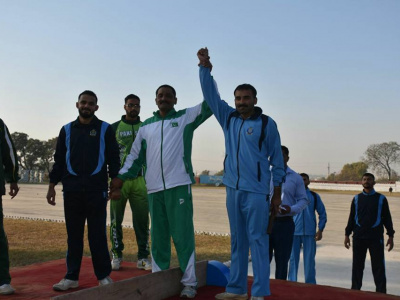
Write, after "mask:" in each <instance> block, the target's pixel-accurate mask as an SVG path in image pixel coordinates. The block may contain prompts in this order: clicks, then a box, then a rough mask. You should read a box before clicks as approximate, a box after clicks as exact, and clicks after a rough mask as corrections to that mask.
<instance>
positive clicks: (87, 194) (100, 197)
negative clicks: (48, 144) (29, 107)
mask: <svg viewBox="0 0 400 300" xmlns="http://www.w3.org/2000/svg"><path fill="white" fill-rule="evenodd" d="M76 108H77V109H78V111H79V116H78V118H77V119H76V120H75V121H72V122H71V123H68V124H67V125H65V126H63V128H61V130H60V134H59V136H58V140H57V147H56V152H55V154H54V166H53V169H52V171H51V172H50V175H49V177H50V184H49V189H48V192H47V197H46V198H47V202H48V203H49V204H50V205H56V201H55V200H56V191H55V189H54V187H55V185H56V184H57V183H58V182H60V181H62V184H63V192H64V214H65V225H66V228H67V235H68V251H67V257H66V260H67V273H66V275H65V277H64V278H63V279H62V280H61V281H60V282H59V283H57V284H54V285H53V289H54V290H56V291H65V290H68V289H70V288H77V287H78V286H79V284H78V279H79V271H80V267H81V262H82V254H83V236H84V231H85V221H87V224H88V240H89V246H90V252H91V254H92V262H93V268H94V272H95V275H96V277H97V279H98V280H99V285H106V284H110V283H112V280H111V278H110V277H109V275H110V273H111V262H110V254H109V252H108V246H107V235H106V216H107V210H106V209H107V200H108V196H107V190H108V176H109V177H110V178H114V177H115V176H117V174H118V169H119V165H120V163H119V151H118V144H117V141H116V139H115V133H114V131H113V129H112V128H111V126H110V125H109V124H107V123H106V122H104V121H101V120H99V119H98V118H97V117H96V116H95V115H94V114H95V112H96V111H97V110H98V108H99V106H98V105H97V96H96V94H95V93H93V92H92V91H84V92H82V93H81V94H80V95H79V97H78V102H76ZM107 172H108V176H107Z"/></svg>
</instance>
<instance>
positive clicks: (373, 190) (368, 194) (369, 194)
mask: <svg viewBox="0 0 400 300" xmlns="http://www.w3.org/2000/svg"><path fill="white" fill-rule="evenodd" d="M362 193H363V194H364V195H366V196H371V195H373V194H375V193H376V192H375V189H372V191H371V193H367V192H366V191H364V190H363V192H362Z"/></svg>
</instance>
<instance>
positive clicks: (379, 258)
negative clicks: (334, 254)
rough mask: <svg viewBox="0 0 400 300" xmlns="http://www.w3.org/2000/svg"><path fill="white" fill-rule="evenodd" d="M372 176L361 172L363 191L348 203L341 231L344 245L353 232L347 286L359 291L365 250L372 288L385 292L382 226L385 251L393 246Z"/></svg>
mask: <svg viewBox="0 0 400 300" xmlns="http://www.w3.org/2000/svg"><path fill="white" fill-rule="evenodd" d="M374 185H375V176H374V175H373V174H371V173H365V174H364V175H363V177H362V186H363V192H362V193H360V194H358V195H356V196H355V197H354V198H353V201H352V202H351V207H350V215H349V221H348V222H347V227H346V230H345V238H344V246H345V247H346V248H347V249H349V248H350V245H351V244H350V234H351V233H353V267H352V276H351V288H352V289H353V290H360V289H361V286H362V279H363V274H364V266H365V257H366V255H367V250H369V254H370V256H371V266H372V274H373V276H374V281H375V286H376V291H377V292H379V293H386V271H385V253H384V252H385V251H384V250H385V247H384V245H385V244H384V239H383V227H385V228H386V233H387V235H388V236H389V237H388V240H387V242H386V246H388V247H389V248H388V251H391V250H392V249H393V245H394V243H393V236H394V230H393V223H392V216H391V214H390V210H389V203H388V201H387V199H386V197H385V196H384V195H382V194H380V193H377V192H376V191H375V189H374Z"/></svg>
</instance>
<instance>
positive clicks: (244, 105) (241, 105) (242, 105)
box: [237, 104, 248, 108]
mask: <svg viewBox="0 0 400 300" xmlns="http://www.w3.org/2000/svg"><path fill="white" fill-rule="evenodd" d="M237 107H238V108H240V107H248V106H247V105H246V104H240V105H238V106H237Z"/></svg>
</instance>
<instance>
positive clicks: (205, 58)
mask: <svg viewBox="0 0 400 300" xmlns="http://www.w3.org/2000/svg"><path fill="white" fill-rule="evenodd" d="M197 57H198V58H199V61H200V62H199V64H198V65H199V66H203V67H206V68H210V71H211V70H212V64H211V62H210V56H209V55H208V49H207V47H205V48H201V49H200V50H199V51H197Z"/></svg>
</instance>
